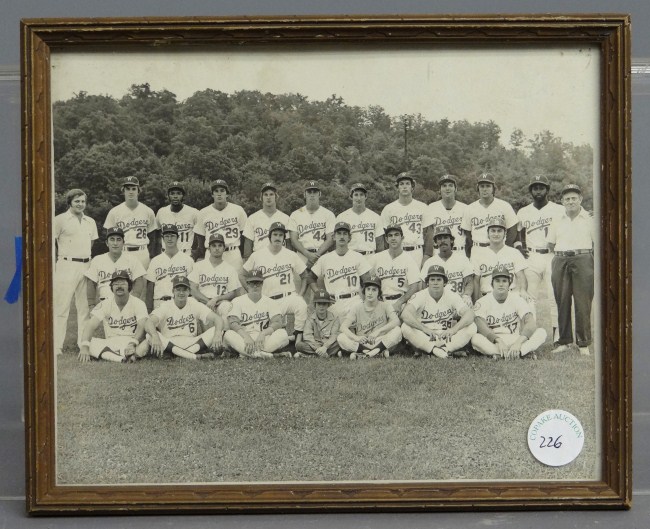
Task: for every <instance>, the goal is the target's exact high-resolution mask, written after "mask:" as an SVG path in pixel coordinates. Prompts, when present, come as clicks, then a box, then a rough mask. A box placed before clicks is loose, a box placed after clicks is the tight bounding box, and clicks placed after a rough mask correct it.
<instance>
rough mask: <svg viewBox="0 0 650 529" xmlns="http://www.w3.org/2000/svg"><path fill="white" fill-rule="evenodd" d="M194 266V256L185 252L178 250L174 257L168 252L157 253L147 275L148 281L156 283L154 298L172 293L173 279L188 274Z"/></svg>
mask: <svg viewBox="0 0 650 529" xmlns="http://www.w3.org/2000/svg"><path fill="white" fill-rule="evenodd" d="M193 267H194V261H192V258H191V257H190V256H189V255H187V254H185V253H183V252H177V253H176V255H174V256H173V257H169V256H168V255H167V254H166V253H161V254H160V255H156V257H154V258H153V259H152V260H151V263H150V264H149V268H148V269H147V275H146V276H145V277H146V279H147V281H151V282H152V283H153V284H154V288H153V298H154V299H160V298H162V297H163V296H170V297H171V295H172V279H173V278H174V277H176V276H186V277H187V276H188V275H189V274H190V272H191V271H192V268H193Z"/></svg>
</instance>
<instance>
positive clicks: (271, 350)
mask: <svg viewBox="0 0 650 529" xmlns="http://www.w3.org/2000/svg"><path fill="white" fill-rule="evenodd" d="M263 283H264V276H263V275H262V271H261V270H255V271H254V272H253V273H252V274H251V275H250V276H249V277H248V279H247V281H246V286H247V287H248V293H247V294H244V295H243V296H239V297H238V298H235V299H234V300H233V302H232V310H231V311H230V314H229V315H228V323H229V327H230V328H229V330H227V331H226V333H225V334H224V341H225V343H226V345H227V346H228V347H230V348H231V349H234V350H235V351H236V352H237V353H239V355H240V356H243V357H248V358H291V353H290V352H288V351H282V352H279V353H278V352H277V351H279V350H280V349H282V348H284V347H286V346H287V345H289V336H287V331H286V330H285V329H284V328H283V327H282V314H281V313H280V309H279V308H278V305H277V303H276V302H275V301H273V300H272V299H270V298H268V297H266V296H264V295H263V294H262V286H263Z"/></svg>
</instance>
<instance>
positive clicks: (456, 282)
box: [420, 252, 474, 296]
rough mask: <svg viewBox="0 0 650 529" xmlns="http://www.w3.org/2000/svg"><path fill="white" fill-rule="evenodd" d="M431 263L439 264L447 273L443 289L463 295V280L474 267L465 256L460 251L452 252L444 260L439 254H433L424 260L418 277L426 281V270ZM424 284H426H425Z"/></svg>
mask: <svg viewBox="0 0 650 529" xmlns="http://www.w3.org/2000/svg"><path fill="white" fill-rule="evenodd" d="M432 265H440V266H442V267H443V268H444V269H445V273H446V274H447V284H446V285H445V290H448V291H449V292H456V293H457V294H459V295H461V296H462V295H463V282H464V280H465V278H466V277H468V276H472V275H474V267H473V266H472V263H471V262H470V260H469V259H468V258H467V256H466V255H465V254H463V253H460V252H452V253H451V255H450V256H449V258H448V259H447V260H446V261H445V260H444V259H442V258H441V257H440V255H434V256H433V257H430V258H429V259H427V260H426V262H425V263H424V265H423V266H422V270H421V271H420V278H421V279H422V281H426V279H427V272H428V270H429V268H430V267H431V266H432ZM425 286H426V285H425Z"/></svg>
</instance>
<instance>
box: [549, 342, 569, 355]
mask: <svg viewBox="0 0 650 529" xmlns="http://www.w3.org/2000/svg"><path fill="white" fill-rule="evenodd" d="M553 345H555V344H553ZM569 349H570V346H569V345H568V344H557V346H556V347H555V349H553V350H552V351H551V353H554V354H557V353H566V352H567V351H568V350H569Z"/></svg>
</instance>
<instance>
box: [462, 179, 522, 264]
mask: <svg viewBox="0 0 650 529" xmlns="http://www.w3.org/2000/svg"><path fill="white" fill-rule="evenodd" d="M495 182H496V180H495V178H494V176H492V175H491V174H490V173H483V174H482V175H481V176H479V178H478V181H477V182H476V189H477V190H478V194H479V199H478V200H477V201H475V202H472V203H471V204H470V205H469V206H467V207H466V208H465V213H464V215H463V220H462V222H461V224H460V227H461V229H462V230H463V233H465V252H466V253H467V257H471V252H472V247H473V246H479V247H483V248H487V247H488V246H489V245H490V241H489V238H488V233H487V229H488V225H489V224H490V223H492V222H495V221H497V220H500V221H502V222H503V223H504V224H505V226H506V229H507V234H506V244H507V245H508V246H512V244H513V243H514V241H515V238H516V236H517V222H518V221H517V215H515V211H514V210H513V209H512V206H511V205H510V204H508V203H507V202H506V201H505V200H501V199H500V198H496V197H495V196H494V195H495V191H496V183H495Z"/></svg>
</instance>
